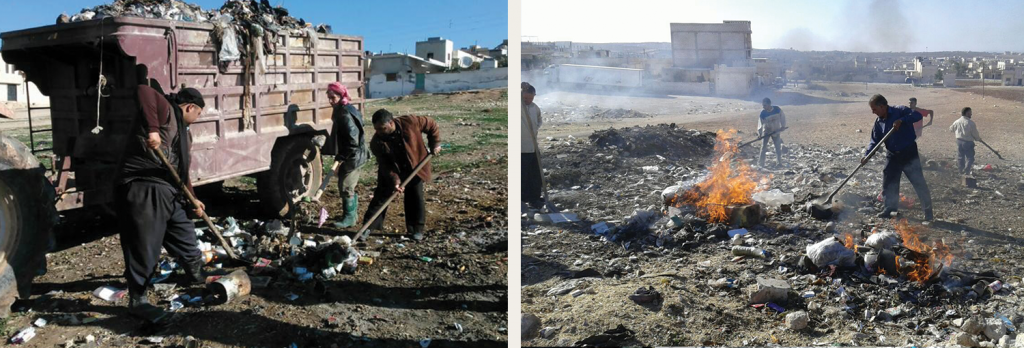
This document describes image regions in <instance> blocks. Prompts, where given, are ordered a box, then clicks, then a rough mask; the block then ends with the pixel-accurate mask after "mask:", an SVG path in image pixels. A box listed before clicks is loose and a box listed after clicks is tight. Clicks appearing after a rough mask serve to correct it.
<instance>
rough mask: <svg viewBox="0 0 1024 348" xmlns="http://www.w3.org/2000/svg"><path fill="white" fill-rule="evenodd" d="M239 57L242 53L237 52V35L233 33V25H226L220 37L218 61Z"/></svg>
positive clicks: (227, 60) (228, 60)
mask: <svg viewBox="0 0 1024 348" xmlns="http://www.w3.org/2000/svg"><path fill="white" fill-rule="evenodd" d="M241 57H242V54H241V53H239V52H238V35H237V34H235V27H234V26H231V25H227V26H225V27H224V31H223V32H222V33H221V38H220V61H222V62H230V61H236V60H238V59H239V58H241Z"/></svg>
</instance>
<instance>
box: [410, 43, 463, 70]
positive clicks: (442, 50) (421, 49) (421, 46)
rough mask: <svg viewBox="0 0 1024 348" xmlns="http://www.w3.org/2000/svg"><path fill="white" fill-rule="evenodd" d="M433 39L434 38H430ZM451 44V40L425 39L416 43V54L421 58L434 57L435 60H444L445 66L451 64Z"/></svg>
mask: <svg viewBox="0 0 1024 348" xmlns="http://www.w3.org/2000/svg"><path fill="white" fill-rule="evenodd" d="M431 39H434V38H431ZM453 47H454V44H452V41H451V40H445V39H443V38H440V40H429V39H428V40H427V41H420V42H417V43H416V56H417V57H420V58H423V59H434V60H436V61H440V62H444V64H445V66H450V65H451V64H452V48H453Z"/></svg>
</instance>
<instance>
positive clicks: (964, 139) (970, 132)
mask: <svg viewBox="0 0 1024 348" xmlns="http://www.w3.org/2000/svg"><path fill="white" fill-rule="evenodd" d="M971 115H972V112H971V108H970V107H965V108H964V109H963V110H961V111H960V118H958V119H957V120H956V121H954V122H953V124H952V125H951V126H949V131H950V132H953V134H955V135H956V168H957V169H958V170H959V172H960V174H963V175H971V169H972V168H973V166H974V142H975V141H981V134H978V126H976V125H975V124H974V120H972V119H971Z"/></svg>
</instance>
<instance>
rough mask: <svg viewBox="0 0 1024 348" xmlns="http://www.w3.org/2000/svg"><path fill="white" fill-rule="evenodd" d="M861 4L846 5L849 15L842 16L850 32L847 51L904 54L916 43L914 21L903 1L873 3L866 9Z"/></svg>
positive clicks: (887, 0)
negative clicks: (906, 10) (904, 7)
mask: <svg viewBox="0 0 1024 348" xmlns="http://www.w3.org/2000/svg"><path fill="white" fill-rule="evenodd" d="M863 4H864V3H863V2H862V1H850V2H848V3H847V5H846V8H847V9H848V11H847V13H850V14H852V16H848V17H847V16H841V17H844V18H843V19H846V20H848V21H849V22H846V21H837V23H844V22H845V24H846V27H847V28H849V29H850V30H846V31H844V32H845V33H846V37H845V39H846V40H844V41H845V42H847V43H848V45H849V47H847V48H844V49H845V50H848V51H859V52H889V51H893V52H904V51H909V50H910V49H911V47H910V46H911V45H912V44H913V43H914V42H915V37H914V32H913V29H912V25H913V22H911V18H910V17H907V15H906V14H905V13H904V11H903V4H902V3H901V2H900V1H892V0H872V1H871V3H870V4H869V5H868V7H867V8H864V7H863Z"/></svg>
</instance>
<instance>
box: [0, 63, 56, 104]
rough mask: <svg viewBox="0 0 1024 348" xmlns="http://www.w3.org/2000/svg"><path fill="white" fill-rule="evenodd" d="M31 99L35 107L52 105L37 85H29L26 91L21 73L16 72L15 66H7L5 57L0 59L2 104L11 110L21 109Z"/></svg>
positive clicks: (0, 100)
mask: <svg viewBox="0 0 1024 348" xmlns="http://www.w3.org/2000/svg"><path fill="white" fill-rule="evenodd" d="M26 93H31V95H26ZM30 97H31V98H30ZM29 99H31V100H32V106H34V107H47V106H49V105H50V98H49V97H47V96H45V95H43V94H42V93H41V92H39V89H38V88H36V85H35V84H33V83H31V82H30V83H28V90H26V89H25V77H24V76H22V74H21V72H20V71H17V70H14V65H10V64H7V63H6V62H4V60H3V57H0V104H4V105H7V106H8V108H9V109H20V108H24V107H26V106H27V104H26V103H27V102H28V100H29Z"/></svg>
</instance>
